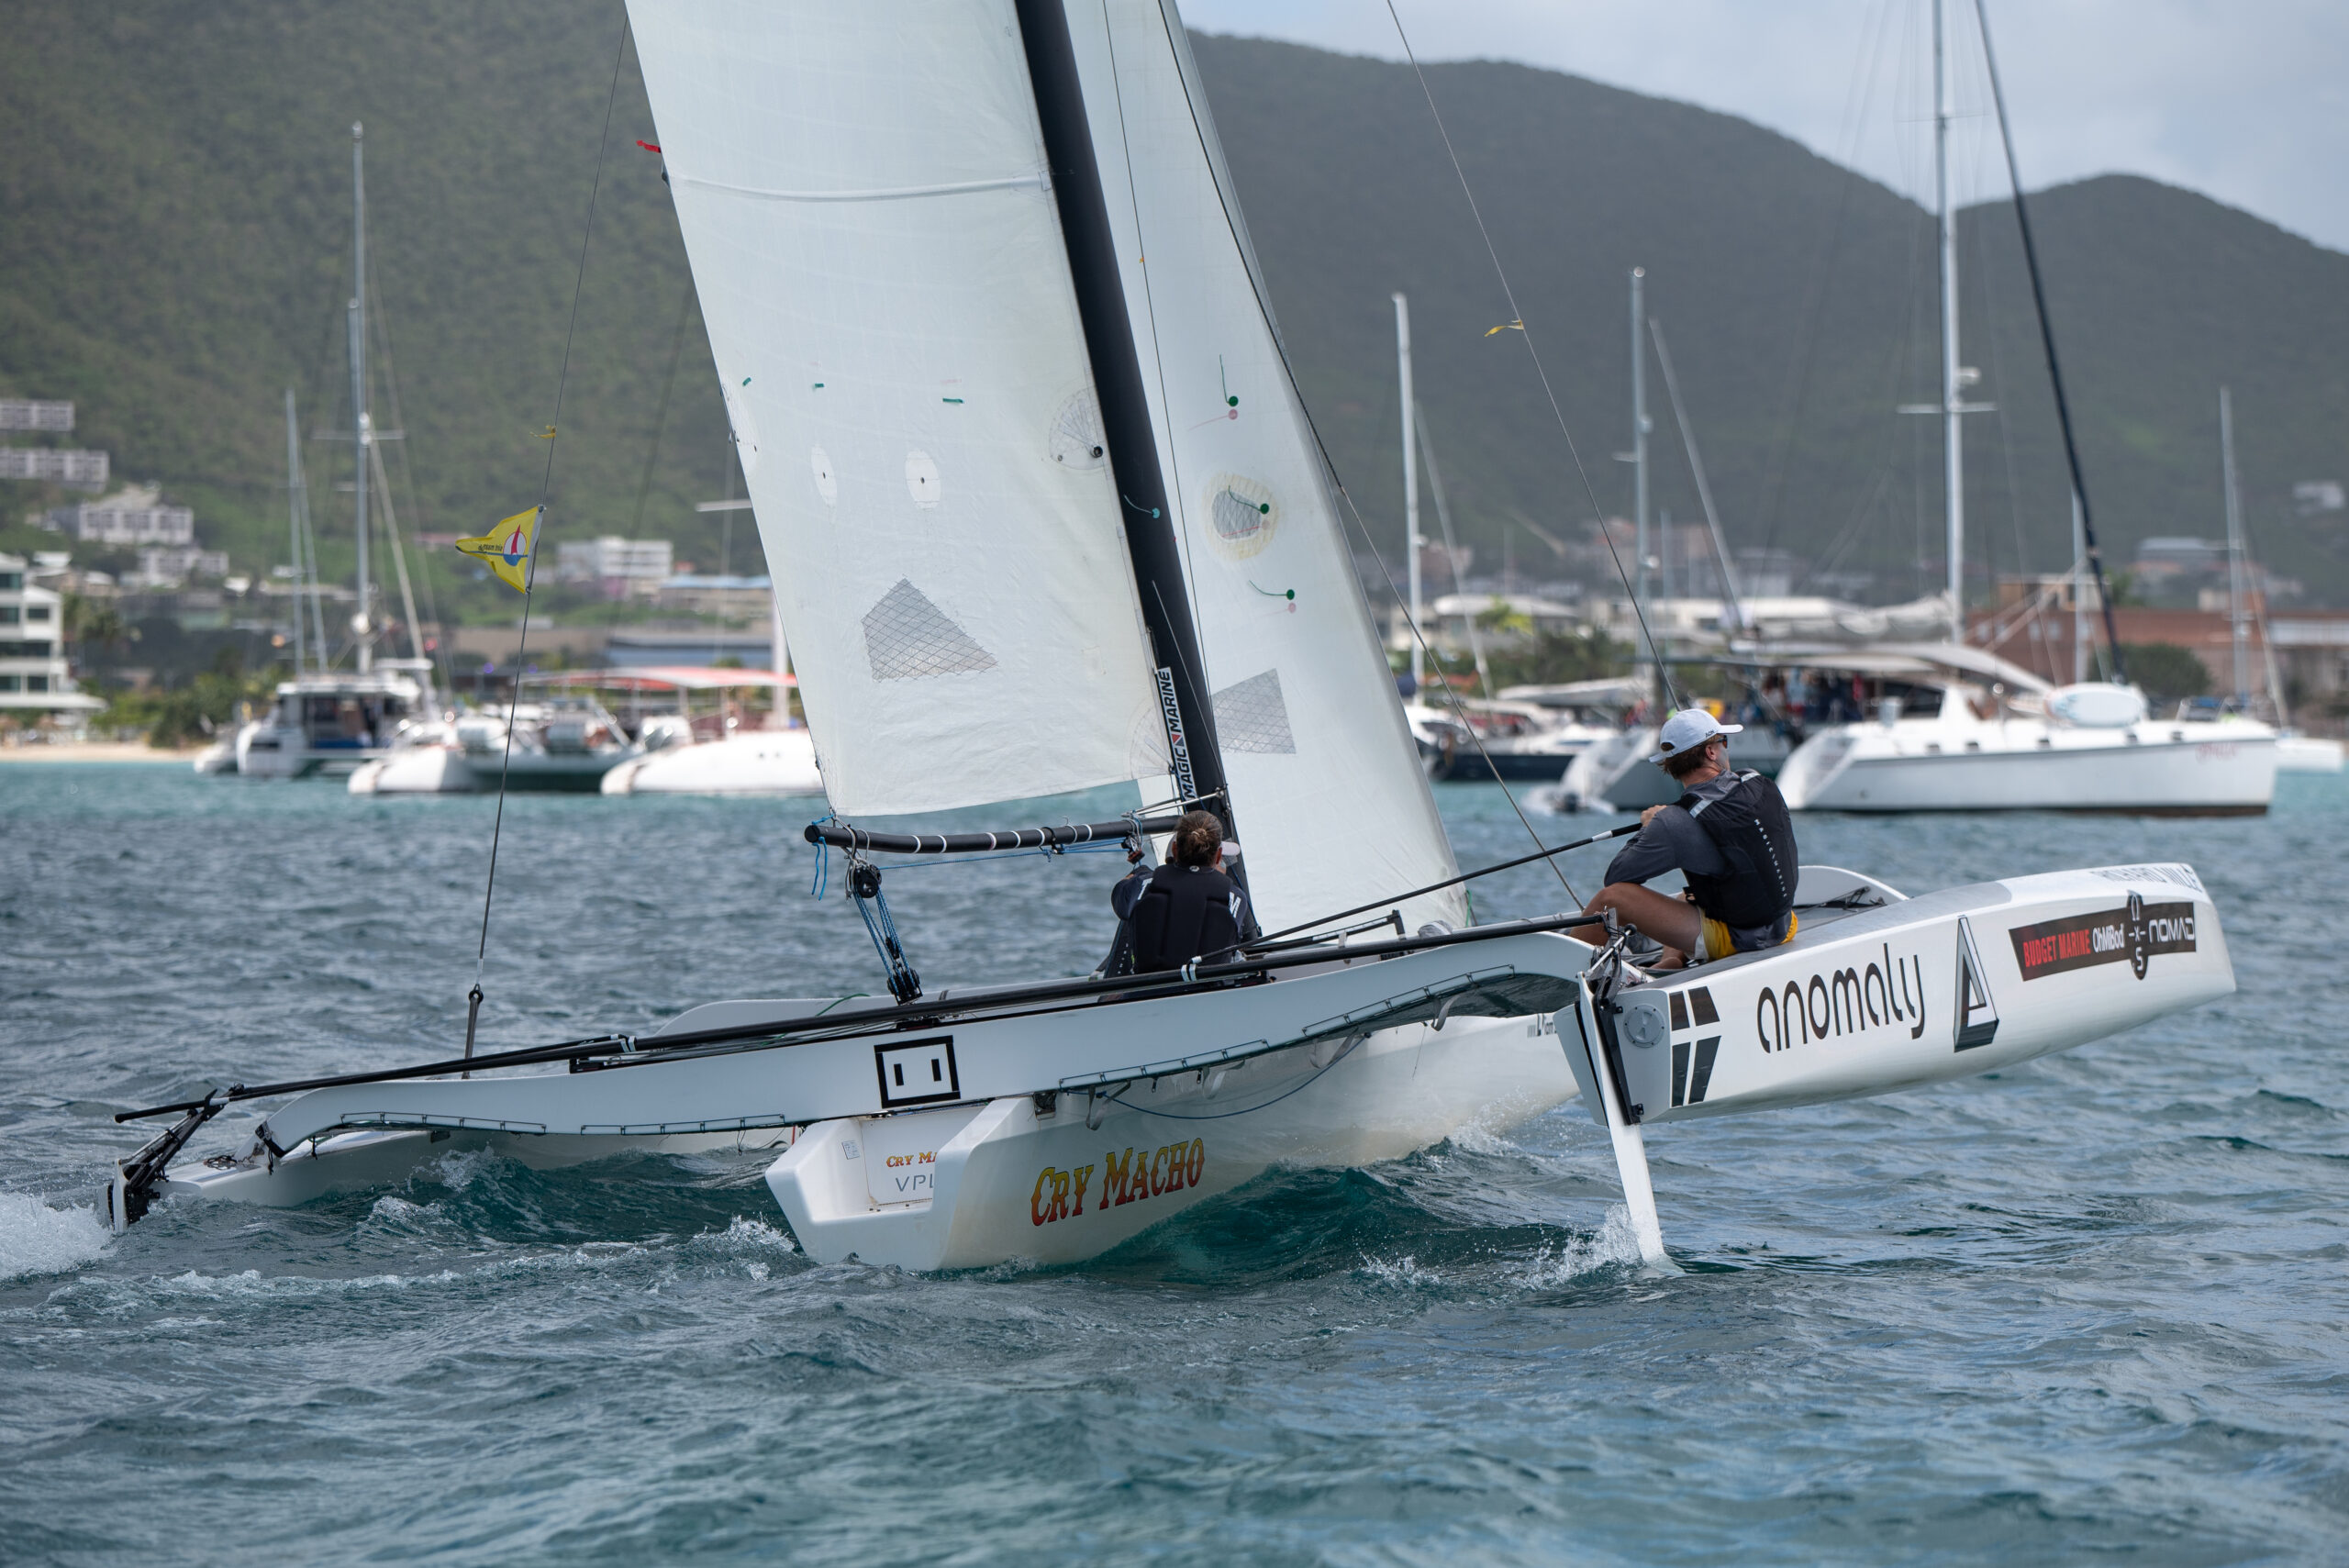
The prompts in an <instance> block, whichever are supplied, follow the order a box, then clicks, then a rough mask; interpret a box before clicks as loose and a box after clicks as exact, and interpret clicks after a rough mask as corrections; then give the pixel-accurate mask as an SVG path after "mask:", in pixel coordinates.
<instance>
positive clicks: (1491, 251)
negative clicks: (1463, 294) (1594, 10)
mask: <svg viewBox="0 0 2349 1568" xmlns="http://www.w3.org/2000/svg"><path fill="white" fill-rule="evenodd" d="M1386 15H1387V17H1389V18H1390V19H1391V20H1392V21H1393V22H1394V24H1395V37H1396V38H1397V39H1398V40H1400V41H1401V43H1402V45H1403V58H1404V59H1406V60H1407V61H1410V65H1411V74H1412V75H1414V76H1416V77H1418V78H1419V94H1420V95H1421V96H1422V97H1424V98H1426V99H1427V101H1428V116H1429V117H1430V118H1431V119H1433V120H1434V121H1435V132H1436V135H1437V136H1439V137H1441V138H1442V140H1443V155H1444V156H1445V157H1446V158H1448V159H1450V160H1451V161H1452V174H1453V178H1454V179H1456V180H1458V181H1459V182H1460V194H1461V195H1464V196H1465V197H1467V198H1468V211H1469V213H1470V215H1471V216H1473V217H1475V220H1476V234H1477V237H1478V238H1480V239H1483V240H1484V242H1485V255H1486V259H1488V260H1489V261H1491V262H1492V263H1493V276H1494V277H1495V278H1497V279H1498V280H1499V282H1500V285H1501V297H1502V298H1503V299H1505V300H1507V301H1508V314H1509V325H1511V326H1513V327H1515V328H1517V329H1518V335H1519V336H1520V337H1521V338H1523V339H1525V352H1526V357H1527V358H1529V359H1531V361H1533V373H1534V375H1535V376H1536V377H1537V378H1539V379H1540V381H1541V383H1542V396H1543V397H1545V398H1547V399H1548V400H1549V403H1550V414H1551V417H1553V418H1554V419H1555V420H1556V421H1557V422H1558V434H1559V436H1560V437H1561V438H1563V439H1564V441H1565V443H1566V455H1567V456H1568V457H1569V458H1571V459H1573V460H1574V465H1575V478H1576V479H1579V480H1581V481H1582V491H1583V495H1585V496H1586V497H1587V498H1588V499H1589V501H1590V514H1591V516H1592V517H1595V518H1596V519H1598V537H1599V538H1601V539H1605V540H1606V541H1607V555H1608V559H1609V560H1610V561H1612V562H1614V563H1615V575H1616V576H1618V577H1620V578H1621V579H1622V580H1623V591H1624V592H1625V593H1627V594H1629V595H1631V615H1632V617H1633V618H1634V619H1636V620H1637V621H1638V622H1639V623H1640V637H1641V639H1642V640H1644V641H1645V642H1646V643H1647V645H1648V649H1649V651H1651V652H1653V651H1654V649H1655V646H1656V642H1655V634H1654V633H1653V632H1652V631H1650V630H1649V629H1648V617H1647V612H1646V611H1645V610H1644V609H1642V608H1641V607H1640V594H1639V590H1638V589H1637V588H1634V587H1633V586H1632V585H1631V574H1630V573H1627V572H1625V571H1624V570H1623V557H1622V555H1621V554H1620V552H1619V551H1618V550H1616V548H1615V535H1614V533H1613V531H1612V530H1610V529H1609V528H1608V527H1607V509H1606V508H1605V507H1604V506H1600V505H1599V504H1598V489H1597V488H1596V487H1595V486H1593V485H1592V484H1591V482H1590V471H1589V470H1588V469H1586V468H1585V467H1584V466H1583V461H1582V450H1581V449H1580V448H1578V447H1576V446H1575V437H1574V432H1573V431H1572V430H1570V429H1568V428H1566V411H1565V410H1564V408H1563V407H1561V406H1559V404H1558V394H1557V392H1556V391H1555V390H1554V389H1553V387H1552V386H1551V385H1550V372H1549V370H1548V369H1547V368H1546V367H1545V366H1544V365H1543V364H1542V354H1541V350H1538V349H1536V348H1535V347H1534V346H1533V328H1531V327H1528V326H1526V325H1525V312H1524V311H1523V310H1521V309H1520V308H1519V307H1518V303H1517V291H1516V290H1515V289H1512V288H1511V287H1509V282H1508V269H1507V268H1505V267H1503V266H1502V265H1501V254H1500V251H1499V250H1497V248H1496V247H1495V246H1494V244H1493V235H1492V231H1491V230H1490V229H1488V228H1486V227H1485V210H1484V208H1482V207H1480V206H1477V205H1476V193H1475V191H1474V190H1473V189H1471V188H1470V186H1469V184H1468V175H1467V172H1466V171H1464V170H1463V169H1462V168H1461V167H1460V154H1459V153H1458V152H1456V151H1454V150H1453V146H1452V133H1451V132H1450V131H1449V130H1446V129H1445V128H1444V125H1443V114H1442V110H1440V109H1438V108H1437V107H1436V106H1435V93H1434V91H1433V89H1431V88H1430V87H1429V86H1428V73H1427V72H1424V71H1422V70H1420V69H1419V55H1418V54H1417V53H1416V52H1414V51H1413V50H1412V48H1411V39H1410V35H1408V33H1406V32H1405V31H1404V30H1403V18H1402V17H1401V15H1400V14H1398V13H1397V11H1396V9H1395V0H1386ZM1655 671H1656V679H1657V680H1658V681H1659V682H1661V683H1662V684H1663V686H1664V696H1665V698H1666V699H1667V700H1669V701H1670V702H1671V703H1673V704H1674V705H1675V706H1678V705H1679V704H1680V700H1681V699H1680V694H1679V693H1678V692H1677V691H1675V690H1674V688H1673V684H1672V674H1671V672H1670V671H1669V670H1667V669H1666V668H1665V666H1664V661H1663V660H1661V659H1658V660H1657V661H1656V666H1655Z"/></svg>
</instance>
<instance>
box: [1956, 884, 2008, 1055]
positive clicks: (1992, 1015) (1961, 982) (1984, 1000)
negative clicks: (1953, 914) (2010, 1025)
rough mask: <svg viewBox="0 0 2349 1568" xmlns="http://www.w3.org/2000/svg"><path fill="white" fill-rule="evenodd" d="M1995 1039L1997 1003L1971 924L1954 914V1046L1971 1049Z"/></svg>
mask: <svg viewBox="0 0 2349 1568" xmlns="http://www.w3.org/2000/svg"><path fill="white" fill-rule="evenodd" d="M1996 1039H1998V1003H1997V1002H1995V1001H1993V1000H1991V997H1990V984H1989V982H1988V981H1987V980H1986V979H1984V978H1983V974H1982V955H1981V954H1980V953H1978V952H1976V951H1975V948H1974V927H1973V925H1972V924H1971V923H1970V922H1969V921H1968V920H1967V919H1966V918H1965V916H1963V915H1961V916H1959V917H1957V1049H1958V1050H1960V1051H1972V1050H1973V1049H1975V1048H1976V1046H1983V1045H1987V1044H1989V1043H1990V1042H1991V1041H1992V1040H1996Z"/></svg>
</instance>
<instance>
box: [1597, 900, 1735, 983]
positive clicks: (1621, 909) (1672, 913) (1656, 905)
mask: <svg viewBox="0 0 2349 1568" xmlns="http://www.w3.org/2000/svg"><path fill="white" fill-rule="evenodd" d="M1609 909H1612V910H1613V911H1614V912H1615V914H1616V916H1617V917H1619V918H1620V919H1621V920H1623V921H1624V922H1625V923H1626V924H1628V925H1630V926H1631V928H1632V929H1635V930H1637V931H1638V932H1639V933H1640V934H1641V935H1642V936H1644V937H1650V938H1653V940H1656V941H1659V942H1662V943H1663V944H1664V946H1665V947H1667V948H1670V949H1672V950H1673V951H1675V952H1676V953H1678V954H1679V955H1680V959H1681V962H1687V955H1688V954H1690V953H1693V952H1695V951H1697V944H1698V941H1699V940H1702V939H1703V936H1704V929H1705V927H1704V917H1703V916H1702V915H1700V914H1698V911H1697V906H1695V905H1694V904H1690V903H1688V902H1687V901H1685V900H1683V899H1680V898H1675V897H1673V896H1671V895H1668V894H1663V893H1657V892H1655V891H1653V889H1651V888H1645V887H1642V886H1641V885H1640V884H1638V883H1636V882H1618V883H1611V884H1609V885H1608V886H1606V887H1603V888H1601V889H1599V891H1598V897H1596V898H1593V899H1592V900H1591V901H1590V903H1589V904H1588V905H1587V906H1585V908H1584V910H1583V913H1585V914H1586V915H1598V914H1601V913H1604V912H1605V911H1607V910H1609ZM1582 940H1585V941H1588V940H1590V939H1589V938H1587V937H1585V938H1583V939H1582ZM1665 967H1667V968H1677V967H1679V965H1678V964H1668V965H1666V966H1665Z"/></svg>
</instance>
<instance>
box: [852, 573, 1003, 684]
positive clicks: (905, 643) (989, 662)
mask: <svg viewBox="0 0 2349 1568" xmlns="http://www.w3.org/2000/svg"><path fill="white" fill-rule="evenodd" d="M864 657H865V661H866V662H868V663H870V664H871V665H872V667H873V678H874V680H876V681H914V680H919V679H921V678H922V677H923V676H925V675H955V674H964V673H972V672H975V671H979V670H992V669H994V668H995V655H994V654H992V653H990V652H988V651H986V650H985V649H984V648H982V647H980V646H979V645H978V643H977V642H976V641H974V639H972V637H971V634H970V633H969V632H967V631H964V630H963V628H961V627H960V626H958V625H956V624H955V623H954V621H953V619H952V617H949V616H948V615H947V614H946V612H945V611H943V610H941V609H940V608H939V607H938V606H936V605H934V604H932V603H930V597H929V595H926V594H924V593H923V592H922V591H921V590H920V589H919V588H917V587H915V586H914V585H913V582H912V580H911V579H910V578H906V577H900V578H898V579H897V585H896V587H894V588H892V589H890V590H889V591H888V592H887V593H885V594H884V595H881V602H880V603H879V604H877V605H874V606H873V607H872V608H871V609H869V610H867V611H865V612H864Z"/></svg>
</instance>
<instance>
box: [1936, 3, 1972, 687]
mask: <svg viewBox="0 0 2349 1568" xmlns="http://www.w3.org/2000/svg"><path fill="white" fill-rule="evenodd" d="M1949 114H1950V106H1949V40H1948V37H1947V35H1946V33H1945V32H1944V30H1943V26H1942V0H1933V203H1934V211H1935V214H1936V216H1937V219H1938V222H1939V224H1940V228H1941V259H1942V491H1943V509H1944V510H1945V511H1946V513H1947V514H1948V521H1949V639H1950V640H1951V641H1952V642H1963V641H1965V427H1964V424H1963V422H1962V420H1963V416H1964V413H1965V409H1964V408H1963V407H1962V406H1960V405H1959V403H1958V393H1959V390H1960V387H1961V385H1962V384H1963V381H1964V379H1965V372H1964V371H1962V370H1961V369H1959V367H1958V362H1957V215H1956V214H1955V213H1954V212H1953V211H1952V210H1951V208H1950V190H1949Z"/></svg>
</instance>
